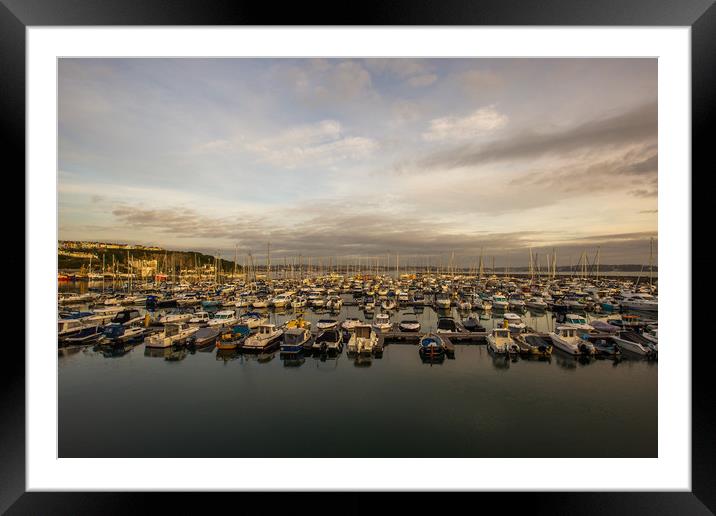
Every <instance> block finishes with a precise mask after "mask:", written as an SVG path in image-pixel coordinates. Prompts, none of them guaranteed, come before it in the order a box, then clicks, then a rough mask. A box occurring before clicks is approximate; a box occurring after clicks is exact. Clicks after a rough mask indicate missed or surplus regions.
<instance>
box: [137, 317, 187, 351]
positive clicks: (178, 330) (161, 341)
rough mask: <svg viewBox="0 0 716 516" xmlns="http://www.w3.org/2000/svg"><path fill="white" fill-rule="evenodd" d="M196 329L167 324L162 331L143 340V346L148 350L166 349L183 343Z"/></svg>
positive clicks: (182, 324)
mask: <svg viewBox="0 0 716 516" xmlns="http://www.w3.org/2000/svg"><path fill="white" fill-rule="evenodd" d="M198 329H199V328H197V327H196V326H189V325H188V324H187V323H167V324H165V325H164V330H162V331H161V332H159V333H155V334H153V335H150V336H149V337H147V338H146V339H144V345H145V346H146V347H148V348H168V347H170V346H173V345H175V344H181V343H183V342H185V341H186V340H187V339H188V338H189V337H191V336H192V335H193V334H195V333H196V332H197V330H198Z"/></svg>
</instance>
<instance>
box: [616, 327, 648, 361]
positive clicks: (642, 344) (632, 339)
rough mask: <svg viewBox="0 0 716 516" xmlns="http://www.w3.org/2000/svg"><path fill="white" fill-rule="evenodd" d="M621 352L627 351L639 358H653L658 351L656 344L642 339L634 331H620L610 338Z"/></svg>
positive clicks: (641, 336)
mask: <svg viewBox="0 0 716 516" xmlns="http://www.w3.org/2000/svg"><path fill="white" fill-rule="evenodd" d="M612 338H613V339H614V341H615V342H616V343H617V345H618V346H619V349H621V350H622V351H628V352H629V353H634V354H636V355H640V356H655V355H656V354H657V351H658V346H657V344H655V343H653V342H651V341H650V340H649V339H646V338H644V336H643V335H640V334H638V333H637V332H635V331H622V332H621V333H619V335H618V336H617V335H615V336H613V337H612Z"/></svg>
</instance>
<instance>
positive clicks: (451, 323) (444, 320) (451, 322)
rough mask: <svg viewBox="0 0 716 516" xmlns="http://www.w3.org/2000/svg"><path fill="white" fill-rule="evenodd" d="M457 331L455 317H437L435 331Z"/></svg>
mask: <svg viewBox="0 0 716 516" xmlns="http://www.w3.org/2000/svg"><path fill="white" fill-rule="evenodd" d="M457 331H458V327H457V324H455V319H453V318H452V317H439V318H438V325H437V333H456V332H457Z"/></svg>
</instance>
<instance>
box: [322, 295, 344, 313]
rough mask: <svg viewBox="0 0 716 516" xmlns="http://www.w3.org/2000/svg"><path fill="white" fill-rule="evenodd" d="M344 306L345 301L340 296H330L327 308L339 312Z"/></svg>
mask: <svg viewBox="0 0 716 516" xmlns="http://www.w3.org/2000/svg"><path fill="white" fill-rule="evenodd" d="M342 306H343V300H342V299H341V298H340V297H339V296H329V297H328V299H327V300H326V308H328V309H329V310H331V311H333V312H337V311H339V310H340V309H341V307H342Z"/></svg>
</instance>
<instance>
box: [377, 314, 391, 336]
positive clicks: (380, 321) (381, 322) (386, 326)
mask: <svg viewBox="0 0 716 516" xmlns="http://www.w3.org/2000/svg"><path fill="white" fill-rule="evenodd" d="M373 327H374V328H375V329H376V330H380V331H382V332H385V331H390V329H391V328H392V327H393V323H391V322H390V316H389V315H388V314H378V315H376V316H375V322H374V323H373Z"/></svg>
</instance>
